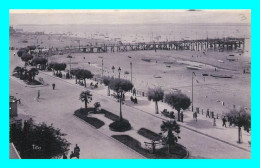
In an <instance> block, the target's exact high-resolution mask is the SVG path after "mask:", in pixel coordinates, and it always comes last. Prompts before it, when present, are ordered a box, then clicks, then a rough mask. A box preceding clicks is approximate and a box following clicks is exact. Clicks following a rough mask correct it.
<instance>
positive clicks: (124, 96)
mask: <svg viewBox="0 0 260 168" xmlns="http://www.w3.org/2000/svg"><path fill="white" fill-rule="evenodd" d="M122 96H123V97H122V99H123V101H125V94H124V93H123V95H122Z"/></svg>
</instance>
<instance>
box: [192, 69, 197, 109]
mask: <svg viewBox="0 0 260 168" xmlns="http://www.w3.org/2000/svg"><path fill="white" fill-rule="evenodd" d="M193 75H194V76H196V75H195V73H194V72H192V74H191V80H192V82H191V103H192V104H191V111H192V112H193Z"/></svg>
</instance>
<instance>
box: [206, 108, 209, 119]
mask: <svg viewBox="0 0 260 168" xmlns="http://www.w3.org/2000/svg"><path fill="white" fill-rule="evenodd" d="M208 117H209V118H210V116H209V109H207V113H206V118H208Z"/></svg>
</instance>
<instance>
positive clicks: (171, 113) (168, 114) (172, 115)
mask: <svg viewBox="0 0 260 168" xmlns="http://www.w3.org/2000/svg"><path fill="white" fill-rule="evenodd" d="M161 115H163V116H165V117H169V118H172V119H175V115H174V112H173V111H171V112H169V111H167V109H164V110H163V111H161Z"/></svg>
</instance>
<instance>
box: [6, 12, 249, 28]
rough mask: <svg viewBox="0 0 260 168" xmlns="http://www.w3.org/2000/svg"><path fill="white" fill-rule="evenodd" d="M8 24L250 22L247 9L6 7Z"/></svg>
mask: <svg viewBox="0 0 260 168" xmlns="http://www.w3.org/2000/svg"><path fill="white" fill-rule="evenodd" d="M9 13H10V25H21V24H37V25H46V24H163V23H179V24H188V23H249V24H250V23H251V11H250V10H10V11H9Z"/></svg>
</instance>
